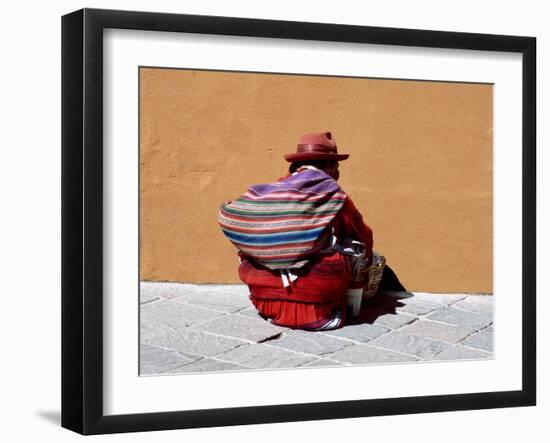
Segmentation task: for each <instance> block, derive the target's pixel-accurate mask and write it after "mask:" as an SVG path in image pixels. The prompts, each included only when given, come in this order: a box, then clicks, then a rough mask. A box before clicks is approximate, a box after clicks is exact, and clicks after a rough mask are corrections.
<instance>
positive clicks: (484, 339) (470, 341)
mask: <svg viewBox="0 0 550 443" xmlns="http://www.w3.org/2000/svg"><path fill="white" fill-rule="evenodd" d="M462 344H463V345H465V346H468V347H470V348H476V349H481V350H483V351H487V352H493V330H492V329H490V330H487V329H484V330H482V331H480V332H477V333H475V334H472V335H471V336H470V337H468V338H467V339H466V340H464V341H463V342H462Z"/></svg>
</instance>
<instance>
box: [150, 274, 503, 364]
mask: <svg viewBox="0 0 550 443" xmlns="http://www.w3.org/2000/svg"><path fill="white" fill-rule="evenodd" d="M140 307H141V309H140V334H141V337H140V340H141V349H140V373H141V374H142V375H146V374H151V375H152V374H166V373H189V372H205V371H233V370H250V369H274V368H296V367H311V366H342V365H355V364H380V363H392V362H413V361H434V360H436V361H437V360H439V361H441V360H460V359H486V358H492V356H493V297H492V296H489V295H469V294H429V293H419V292H417V293H407V292H403V293H397V292H396V293H384V294H379V295H377V296H375V297H374V298H373V299H371V300H369V301H368V304H366V305H364V306H363V309H362V312H361V316H360V317H359V318H357V319H356V320H354V321H352V322H351V323H349V324H347V325H346V326H344V327H343V328H341V329H337V330H334V331H327V332H306V331H299V330H292V329H288V328H282V327H279V326H274V325H272V324H270V323H268V322H267V321H265V320H263V319H262V318H261V317H260V316H259V315H258V314H257V312H256V310H255V308H254V307H253V306H252V304H251V302H250V301H249V300H248V288H247V287H246V286H244V285H193V284H180V283H153V282H142V283H141V306H140Z"/></svg>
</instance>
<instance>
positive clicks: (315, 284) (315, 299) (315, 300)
mask: <svg viewBox="0 0 550 443" xmlns="http://www.w3.org/2000/svg"><path fill="white" fill-rule="evenodd" d="M295 274H296V275H298V279H297V280H296V281H294V282H292V283H291V284H290V286H288V287H286V288H285V287H284V286H283V283H282V280H281V274H280V273H279V272H278V271H271V270H269V269H267V268H264V267H262V266H260V265H257V264H255V263H254V262H253V261H250V260H247V259H246V257H243V258H242V262H241V265H240V267H239V276H240V278H241V280H242V281H243V282H244V283H246V284H247V285H248V287H249V289H250V300H251V301H252V303H253V304H254V306H256V309H258V312H259V313H260V315H262V316H263V317H265V318H271V319H272V323H273V324H276V325H280V326H287V327H290V328H299V329H316V328H319V327H321V326H323V325H324V324H326V323H327V322H328V321H330V320H331V319H332V316H333V313H334V311H335V310H336V309H341V310H342V312H343V313H345V302H346V297H345V295H346V290H347V288H348V285H349V282H350V279H351V270H350V267H349V264H348V262H347V260H346V258H345V257H344V256H343V255H341V254H340V253H338V252H334V253H332V254H320V255H319V256H318V257H317V258H316V259H315V260H312V261H311V262H309V263H308V264H307V265H306V266H305V267H304V268H302V269H299V270H296V272H295Z"/></svg>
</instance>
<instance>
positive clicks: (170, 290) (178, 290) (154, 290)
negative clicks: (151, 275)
mask: <svg viewBox="0 0 550 443" xmlns="http://www.w3.org/2000/svg"><path fill="white" fill-rule="evenodd" d="M197 288H198V285H193V284H190V283H171V282H148V281H142V282H140V284H139V289H140V297H141V301H142V303H143V301H144V299H146V298H147V297H155V298H163V299H171V298H176V297H180V296H182V295H184V294H189V293H193V292H197Z"/></svg>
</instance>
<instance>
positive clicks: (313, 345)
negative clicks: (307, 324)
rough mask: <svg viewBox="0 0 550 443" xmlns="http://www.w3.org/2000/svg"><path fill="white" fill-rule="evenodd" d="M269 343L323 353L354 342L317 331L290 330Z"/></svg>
mask: <svg viewBox="0 0 550 443" xmlns="http://www.w3.org/2000/svg"><path fill="white" fill-rule="evenodd" d="M269 344H270V345H272V346H278V347H281V348H285V349H288V350H290V351H296V352H303V353H306V354H314V355H323V354H330V353H333V352H336V351H339V350H341V349H344V348H345V347H347V346H351V345H352V344H353V343H352V342H349V341H347V340H341V339H338V338H334V337H329V336H326V335H321V334H318V333H316V332H307V331H296V330H295V331H289V332H288V333H287V334H285V335H284V336H282V337H280V338H277V339H275V340H270V341H269Z"/></svg>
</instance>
